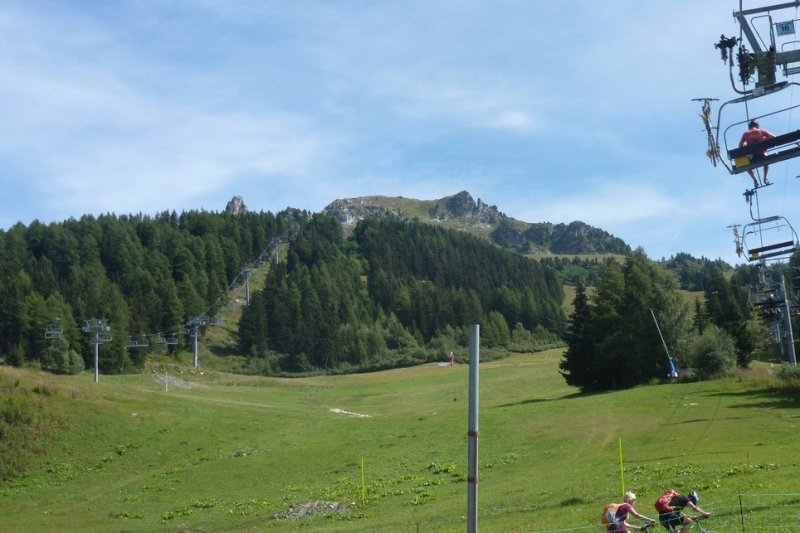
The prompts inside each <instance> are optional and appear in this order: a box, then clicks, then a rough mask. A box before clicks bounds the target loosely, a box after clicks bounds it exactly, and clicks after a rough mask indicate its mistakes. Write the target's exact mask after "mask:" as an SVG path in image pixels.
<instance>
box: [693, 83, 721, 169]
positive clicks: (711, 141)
mask: <svg viewBox="0 0 800 533" xmlns="http://www.w3.org/2000/svg"><path fill="white" fill-rule="evenodd" d="M716 100H718V98H692V101H693V102H703V107H702V113H700V118H701V119H702V120H703V125H704V126H705V127H706V136H707V137H708V150H706V156H708V158H709V159H710V160H711V164H712V165H714V166H717V159H719V158H720V152H719V145H718V144H717V139H716V138H715V137H714V133H713V132H712V127H711V102H713V101H716Z"/></svg>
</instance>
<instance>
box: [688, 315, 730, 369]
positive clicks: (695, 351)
mask: <svg viewBox="0 0 800 533" xmlns="http://www.w3.org/2000/svg"><path fill="white" fill-rule="evenodd" d="M689 350H690V356H689V357H690V360H691V363H692V367H693V368H694V372H695V375H696V376H697V378H698V379H713V378H718V377H725V376H730V375H732V374H733V373H734V371H735V370H736V343H735V342H734V340H733V338H732V337H731V336H730V335H728V334H727V333H726V332H725V331H723V330H722V329H720V328H719V327H717V326H714V325H709V326H708V327H707V328H706V329H705V330H704V331H703V333H702V334H701V335H698V336H696V337H695V338H694V339H693V341H692V342H691V343H690V347H689Z"/></svg>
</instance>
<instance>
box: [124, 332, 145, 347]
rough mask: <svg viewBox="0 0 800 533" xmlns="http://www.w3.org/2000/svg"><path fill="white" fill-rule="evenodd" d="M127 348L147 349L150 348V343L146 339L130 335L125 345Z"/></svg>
mask: <svg viewBox="0 0 800 533" xmlns="http://www.w3.org/2000/svg"><path fill="white" fill-rule="evenodd" d="M125 346H126V347H127V348H147V347H148V346H150V341H148V340H147V338H146V337H134V336H132V335H128V340H127V342H126V343H125Z"/></svg>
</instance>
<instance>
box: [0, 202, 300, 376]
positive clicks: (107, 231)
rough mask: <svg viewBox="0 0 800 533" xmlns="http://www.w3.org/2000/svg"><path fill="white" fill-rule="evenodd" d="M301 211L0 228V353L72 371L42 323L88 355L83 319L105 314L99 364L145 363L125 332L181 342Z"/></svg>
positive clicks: (119, 367) (119, 368) (117, 368)
mask: <svg viewBox="0 0 800 533" xmlns="http://www.w3.org/2000/svg"><path fill="white" fill-rule="evenodd" d="M307 217H308V215H307V214H306V213H303V212H298V211H296V210H287V211H285V212H282V213H280V214H278V215H273V214H270V213H244V214H240V215H231V214H216V213H208V212H197V211H190V212H186V213H182V214H180V215H178V214H176V213H175V212H172V213H169V212H164V213H162V214H160V215H158V216H155V217H149V216H144V215H131V216H115V215H104V216H100V217H98V218H94V217H91V216H84V217H82V218H81V219H80V220H74V219H70V220H67V221H65V222H62V223H53V224H49V225H44V224H41V223H38V222H34V223H33V224H31V225H30V226H24V225H22V224H17V225H16V226H14V227H12V228H11V229H9V230H8V231H0V356H4V357H5V358H6V360H7V362H10V363H12V364H20V363H22V362H23V361H25V360H39V361H41V362H42V364H43V366H45V367H53V369H54V370H56V371H70V370H75V368H74V367H73V366H72V364H67V363H64V362H63V361H62V362H61V363H60V362H59V361H58V360H57V358H55V359H54V354H53V353H52V351H53V350H52V349H51V340H47V339H45V331H46V330H47V327H48V325H54V326H55V325H57V327H58V329H59V330H60V331H61V332H62V335H61V336H62V339H61V341H62V342H65V343H66V344H64V346H65V347H66V346H68V349H69V350H70V351H71V352H77V353H79V354H83V355H84V357H87V355H88V354H89V353H92V349H93V345H92V344H90V339H89V336H88V335H86V334H85V333H84V332H83V331H82V328H83V327H84V325H85V324H86V321H87V320H92V319H97V320H105V321H107V324H108V326H109V328H110V330H109V331H107V332H104V334H107V336H110V337H111V341H110V342H109V343H108V344H107V345H104V346H103V347H102V349H101V350H100V367H101V370H102V371H103V372H125V371H127V370H130V369H131V368H132V367H135V366H141V364H142V358H143V357H144V352H143V351H142V350H136V349H129V348H128V347H127V346H126V344H127V343H128V340H129V336H131V335H137V334H147V335H153V336H154V337H153V338H155V339H159V338H160V339H161V340H162V341H164V340H165V339H166V338H167V336H169V337H170V338H171V339H174V341H175V342H178V343H181V342H183V339H184V336H183V335H182V334H181V333H182V331H183V327H184V324H185V321H186V319H187V317H189V316H192V315H199V314H202V313H209V312H213V311H214V309H213V308H212V306H213V305H215V304H217V305H218V304H222V303H224V302H221V301H220V297H221V296H222V295H224V294H225V293H226V291H227V289H228V286H229V284H230V282H231V280H234V279H236V277H237V276H238V275H239V274H240V273H241V269H242V268H243V267H244V266H245V265H248V264H249V263H251V262H252V261H254V260H255V259H257V258H258V257H259V255H260V254H261V252H262V251H263V250H264V249H265V247H266V246H267V244H268V243H269V242H270V241H271V240H272V239H273V238H276V237H281V236H284V235H286V234H287V232H289V231H290V230H291V229H292V228H297V227H299V225H300V224H301V223H302V222H303V221H304V220H305V219H306V218H307ZM74 362H75V361H72V363H74ZM65 365H66V367H69V368H66V367H65ZM78 370H79V369H78Z"/></svg>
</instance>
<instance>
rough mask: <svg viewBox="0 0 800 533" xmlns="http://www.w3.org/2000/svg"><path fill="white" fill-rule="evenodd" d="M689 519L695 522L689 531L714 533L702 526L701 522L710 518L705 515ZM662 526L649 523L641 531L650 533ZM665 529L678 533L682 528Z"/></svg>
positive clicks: (670, 532) (668, 527)
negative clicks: (651, 530)
mask: <svg viewBox="0 0 800 533" xmlns="http://www.w3.org/2000/svg"><path fill="white" fill-rule="evenodd" d="M689 518H691V519H692V522H694V523H693V524H692V527H691V528H690V529H689V531H699V532H700V533H714V531H713V530H711V529H706V528H704V527H703V526H702V525H701V524H700V522H701V521H702V520H706V519H707V518H708V517H707V516H703V515H700V516H690V517H689ZM660 525H661V524H659V523H658V522H648V523H647V524H645V525H643V526H642V529H641V531H643V532H644V533H650V529H652V528H654V527H656V526H660ZM665 529H666V531H668V532H669V533H678V532H679V531H680V530H681V528H680V527H679V528H674V527H672V526H667V527H666V528H665Z"/></svg>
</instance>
